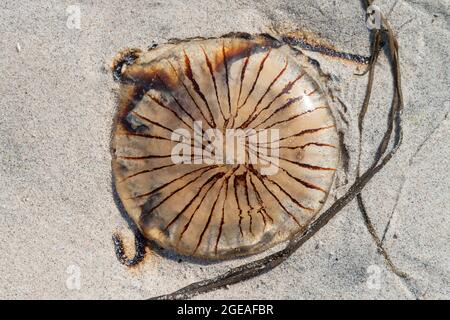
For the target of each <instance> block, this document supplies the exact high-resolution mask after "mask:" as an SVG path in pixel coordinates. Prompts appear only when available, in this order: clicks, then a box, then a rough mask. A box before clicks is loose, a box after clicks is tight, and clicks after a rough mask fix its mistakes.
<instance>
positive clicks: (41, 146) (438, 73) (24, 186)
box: [0, 0, 450, 299]
mask: <svg viewBox="0 0 450 320" xmlns="http://www.w3.org/2000/svg"><path fill="white" fill-rule="evenodd" d="M376 3H377V5H379V7H380V8H381V10H382V11H383V12H384V13H385V14H386V15H388V17H389V19H390V21H391V24H392V27H393V29H394V30H396V32H397V35H398V40H399V43H400V48H401V49H400V50H401V51H400V57H401V61H402V65H401V67H402V75H403V92H404V96H405V110H404V112H403V121H404V122H403V128H404V139H403V144H402V146H401V149H400V150H399V151H398V153H397V154H396V155H395V158H394V159H393V160H392V161H391V162H390V163H389V165H388V166H387V167H386V168H385V169H384V170H383V171H382V172H381V173H380V174H378V175H377V176H376V177H375V178H374V179H373V180H372V181H371V182H370V184H369V185H368V187H367V188H366V189H365V190H364V192H363V197H364V200H365V202H366V205H367V208H368V212H369V215H370V217H371V218H372V220H373V223H374V226H375V229H376V231H377V233H378V234H379V235H380V237H381V236H383V234H384V235H385V236H384V246H385V248H386V250H387V251H388V252H389V253H390V255H391V258H392V260H393V262H394V263H395V264H396V266H397V267H398V268H399V269H401V270H402V271H404V272H406V273H407V274H408V275H409V277H410V280H408V281H405V280H403V279H401V278H399V277H398V276H396V275H395V274H393V273H392V272H391V271H390V270H389V268H388V267H387V265H386V262H385V261H384V259H383V257H382V256H381V255H380V254H379V253H378V252H377V249H376V246H375V244H374V241H373V240H372V238H371V236H370V234H369V233H368V231H367V229H366V227H365V225H364V222H363V219H362V216H361V213H360V212H359V211H358V208H357V205H356V203H355V202H352V203H351V204H350V205H348V206H347V207H346V208H345V209H344V210H343V211H341V212H340V213H339V214H338V216H336V217H335V218H334V219H333V220H332V221H331V222H330V223H329V224H328V225H327V226H326V227H324V228H323V229H322V230H320V232H319V233H318V234H317V235H315V236H314V237H313V238H312V239H311V240H310V241H308V242H307V243H306V244H305V245H304V246H303V247H302V248H301V249H300V250H299V251H298V252H296V253H295V254H294V255H293V256H292V257H291V258H290V259H288V260H287V261H286V262H285V263H283V264H282V265H281V266H280V267H278V268H276V269H275V270H273V271H271V272H269V273H267V274H265V275H263V276H260V277H257V278H255V279H252V280H250V281H247V282H243V283H240V284H237V285H233V286H230V287H229V288H227V289H224V290H219V291H215V292H213V293H209V294H206V295H202V296H199V298H208V299H216V298H221V299H242V298H261V299H266V298H273V299H329V298H331V299H416V298H418V299H448V298H450V277H449V274H450V233H449V230H450V215H449V213H450V205H449V201H448V200H449V183H450V175H449V159H450V151H449V150H450V149H449V136H448V132H449V128H450V120H449V118H448V111H449V108H450V98H449V91H448V90H449V84H450V73H449V65H450V59H449V57H448V52H449V45H448V44H449V43H450V33H449V25H448V22H449V13H450V8H449V3H448V1H444V0H442V1H433V0H429V1H408V2H406V1H376ZM74 4H75V3H73V2H71V1H33V2H32V3H31V2H30V3H17V2H15V1H10V0H7V1H3V2H2V4H1V5H0V9H1V10H0V31H1V35H2V36H1V38H0V41H1V49H2V50H1V51H2V52H1V57H0V70H1V80H0V96H1V100H0V242H1V243H2V245H1V255H0V273H1V277H0V298H2V299H7V298H9V299H15V298H22V299H58V298H62V299H94V298H97V299H112V298H124V299H142V298H149V297H152V296H155V295H160V294H165V293H169V292H172V291H174V290H176V289H178V288H181V287H182V286H185V285H187V284H189V283H191V282H194V281H198V280H201V279H206V278H209V277H212V276H214V275H218V274H220V273H222V272H224V271H226V270H228V269H229V268H230V267H232V266H238V265H240V264H242V263H244V262H245V261H250V260H252V259H254V257H253V258H247V259H240V260H234V261H228V262H221V263H214V264H206V263H199V262H197V261H191V260H189V259H186V258H184V257H180V256H177V255H176V254H173V253H170V252H165V251H161V250H157V249H156V248H149V253H148V254H147V258H146V261H145V263H144V264H142V265H141V266H139V267H138V268H135V269H133V270H129V269H128V268H126V267H124V266H122V265H121V264H120V263H119V262H118V261H117V259H116V257H115V254H114V250H113V245H112V241H111V235H112V233H113V232H114V231H116V230H118V231H120V232H121V233H122V234H124V236H125V238H126V240H127V242H128V243H132V234H131V232H130V231H129V229H128V225H127V222H126V220H125V219H123V217H122V216H121V214H120V211H119V210H118V208H117V206H116V203H115V201H114V198H113V195H112V185H111V167H110V153H109V137H110V131H111V125H112V119H113V115H114V111H115V107H116V100H115V99H116V93H117V84H116V83H114V81H113V80H112V76H111V73H110V71H109V69H108V66H109V63H110V61H111V58H112V57H113V56H114V55H115V53H117V52H118V51H119V50H120V49H123V48H126V47H140V48H146V47H147V46H149V45H152V44H154V43H164V42H165V41H167V40H168V39H171V38H186V37H194V36H219V35H222V34H224V33H228V32H231V31H244V32H250V33H258V32H268V31H270V30H273V26H278V27H279V26H280V25H292V26H297V27H299V28H308V29H309V30H311V31H313V32H315V33H316V34H318V35H320V36H321V37H322V38H323V39H325V40H326V41H328V42H330V43H332V44H333V45H334V46H335V47H336V48H337V49H339V50H342V51H346V52H351V53H357V54H362V55H368V54H369V41H368V37H369V32H368V30H367V28H366V25H365V23H364V18H365V17H364V16H365V15H364V10H363V8H362V7H361V5H360V2H359V1H356V0H355V1H329V0H319V1H317V0H314V1H313V0H308V1H290V0H284V1H282V0H271V1H201V0H192V1H177V0H168V1H164V2H159V1H149V2H148V3H144V2H142V1H140V2H138V1H116V0H114V1H95V2H91V1H80V3H79V4H78V5H77V6H76V7H71V6H72V5H74ZM75 5H76V4H75ZM78 9H79V10H80V24H79V26H78V25H77V21H76V19H75V20H73V19H70V17H73V15H74V14H75V15H76V13H77V10H78ZM68 18H69V20H68ZM78 27H79V28H78ZM318 59H320V61H321V64H322V66H323V68H324V69H325V70H327V71H329V72H331V73H333V74H336V75H338V76H340V77H341V79H342V92H341V93H342V97H343V98H344V99H345V101H346V103H347V105H348V107H349V110H348V117H349V119H350V123H351V125H352V126H351V127H352V128H353V129H349V133H348V143H349V146H350V147H351V146H352V145H353V146H354V141H355V138H356V137H355V130H354V128H355V127H354V125H355V121H356V115H357V111H358V108H359V107H360V105H361V101H362V98H363V93H364V86H365V83H366V81H367V78H366V77H357V76H353V75H352V74H353V73H354V72H355V67H354V66H352V65H351V64H350V65H348V64H344V63H341V62H337V61H334V60H330V59H323V58H322V57H319V58H318ZM377 70H378V73H377V79H376V80H377V81H376V82H377V84H376V85H375V87H374V94H373V95H374V100H373V102H372V104H371V107H370V109H369V112H368V114H367V119H366V122H365V123H366V126H365V134H364V139H363V140H364V144H363V150H364V152H363V153H364V155H363V157H362V160H363V164H364V166H367V165H368V164H369V163H370V160H371V159H372V155H373V149H374V148H375V147H376V145H377V143H378V142H379V140H380V138H381V134H382V132H383V129H384V127H385V125H386V114H387V110H388V108H389V103H390V99H391V95H390V94H391V93H392V85H391V83H390V81H389V79H390V73H389V69H388V64H387V60H386V57H385V56H384V55H382V56H381V58H380V61H379V63H378V64H377ZM352 130H353V131H352ZM350 151H351V152H352V154H354V152H355V149H351V150H350ZM353 164H354V163H353ZM343 188H344V189H345V186H344V187H343ZM339 192H340V190H337V193H338V194H339Z"/></svg>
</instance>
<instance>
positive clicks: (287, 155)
mask: <svg viewBox="0 0 450 320" xmlns="http://www.w3.org/2000/svg"><path fill="white" fill-rule="evenodd" d="M114 76H115V78H116V79H117V80H120V82H121V89H120V90H121V95H120V102H119V103H120V105H119V108H118V111H117V115H116V120H115V125H114V129H113V137H112V157H113V159H112V168H113V176H114V184H115V188H116V190H117V193H118V195H119V197H120V200H121V202H122V203H123V206H124V208H125V210H126V211H127V213H128V215H129V216H130V217H131V219H132V220H133V221H134V222H135V223H136V226H137V227H138V229H139V231H140V233H141V234H142V235H143V236H144V237H145V238H147V239H149V240H153V241H155V242H157V243H158V244H159V245H160V246H162V247H163V248H167V249H171V250H174V251H175V252H178V253H180V254H184V255H189V256H196V257H202V258H208V259H230V258H234V257H238V256H245V255H250V254H255V253H258V252H261V251H263V250H265V249H268V248H270V247H272V246H274V245H275V244H277V243H279V242H281V241H285V240H288V239H290V238H291V237H292V235H294V234H295V233H297V232H299V231H300V230H302V229H304V228H305V227H307V226H308V224H310V223H311V221H312V220H313V219H314V217H315V216H316V214H317V213H318V212H319V211H320V209H321V208H322V206H323V204H324V202H325V200H326V198H327V196H328V193H329V191H330V188H331V186H332V183H333V178H334V174H335V170H336V167H337V165H338V159H339V139H338V133H337V129H336V124H335V121H334V118H333V115H332V113H331V111H330V108H329V99H328V96H327V93H326V92H327V91H326V88H325V86H324V79H323V76H321V74H320V71H319V70H318V67H317V66H316V65H315V64H314V63H311V61H310V60H309V59H308V57H306V56H304V55H303V54H301V53H300V52H299V51H296V50H294V49H292V48H291V47H290V46H289V45H288V44H286V43H284V42H281V41H279V40H276V39H273V38H271V37H269V36H264V35H259V36H248V35H228V36H224V37H221V38H214V39H192V40H189V41H179V42H176V43H169V44H166V45H163V46H161V47H158V48H155V49H152V50H149V51H147V52H142V51H140V50H127V51H125V52H123V53H122V54H121V55H119V58H118V59H117V60H116V62H115V65H114ZM174 150H175V152H174ZM180 157H181V161H180ZM269 168H270V170H269Z"/></svg>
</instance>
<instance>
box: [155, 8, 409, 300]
mask: <svg viewBox="0 0 450 320" xmlns="http://www.w3.org/2000/svg"><path fill="white" fill-rule="evenodd" d="M371 2H372V1H370V0H367V1H366V5H370V4H371ZM388 38H389V42H388V45H389V50H390V51H391V52H393V53H394V56H393V59H390V63H391V66H392V73H393V77H394V85H395V89H396V92H397V94H398V95H400V96H401V83H400V81H399V80H400V72H399V58H398V55H397V50H398V49H397V48H398V46H397V43H396V39H395V36H394V34H393V32H392V30H391V29H390V28H389V33H388ZM393 44H394V46H393ZM372 72H373V71H372ZM367 92H368V94H369V95H370V94H371V92H370V88H369V87H368V88H367ZM397 98H398V97H397ZM397 98H394V99H393V102H395V100H396V99H397ZM402 105H403V103H402V102H400V103H398V102H397V103H393V104H392V108H391V115H392V116H391V117H389V127H393V128H394V127H395V130H396V134H395V136H394V141H393V146H392V149H391V150H390V151H388V152H387V149H385V148H384V147H383V146H384V145H388V144H389V141H390V140H391V139H392V134H389V131H390V130H389V128H388V129H387V130H386V134H385V135H384V137H383V138H382V140H381V142H380V145H379V147H380V151H384V152H383V154H380V156H379V157H378V159H376V160H375V161H374V162H373V163H372V165H371V166H370V167H369V168H368V169H367V170H366V171H365V172H364V173H363V174H361V175H360V176H359V178H357V179H356V180H355V182H354V183H353V185H352V186H351V187H350V188H349V190H348V191H347V193H346V194H345V195H344V196H342V197H340V198H339V199H338V200H336V202H334V203H333V205H331V207H330V208H328V209H327V210H326V211H325V212H324V213H323V214H322V215H320V216H319V217H318V218H317V219H316V220H315V221H314V222H313V223H311V224H310V225H309V226H308V228H307V229H306V230H304V231H302V232H300V233H299V234H297V235H295V236H294V237H293V238H292V240H291V241H290V242H289V244H288V245H287V246H286V248H285V249H283V250H280V251H279V252H276V253H274V254H271V255H269V256H267V257H265V258H262V259H259V260H256V261H253V262H250V263H246V264H244V265H242V266H239V267H236V268H233V269H231V270H230V271H228V272H226V273H224V274H222V275H219V276H217V277H215V278H212V279H207V280H203V281H199V282H195V283H192V284H190V285H188V286H186V287H184V288H181V289H179V290H177V291H175V292H173V293H171V294H167V295H162V296H157V297H154V298H152V299H188V298H192V297H194V296H197V295H199V294H202V293H207V292H211V291H214V290H218V289H220V288H224V287H226V286H229V285H232V284H236V283H239V282H241V281H245V280H248V279H251V278H254V277H257V276H259V275H262V274H264V273H266V272H268V271H270V270H272V269H274V268H275V267H277V266H278V265H280V264H281V263H282V262H284V261H285V260H287V259H288V258H289V257H290V256H291V255H292V254H293V253H294V252H295V251H296V250H297V249H298V248H300V247H301V246H302V245H303V244H304V243H305V242H306V241H307V240H309V239H310V238H311V237H312V236H313V235H315V234H316V233H317V232H318V231H319V230H320V229H321V228H322V227H324V226H325V225H326V224H327V223H328V222H329V221H330V220H331V219H332V218H333V217H334V216H336V214H337V213H339V211H340V210H342V209H343V208H344V207H345V206H346V205H347V204H348V203H350V202H351V201H352V200H353V199H355V197H356V196H357V195H358V194H359V193H360V192H361V191H362V190H363V188H364V187H365V186H366V185H367V183H368V182H369V181H370V180H371V179H372V178H373V177H374V176H375V175H376V174H377V173H378V172H379V171H380V170H381V169H382V168H383V167H384V166H385V165H386V164H387V163H388V162H389V161H390V160H391V159H392V157H393V156H394V155H395V153H396V152H397V150H398V148H399V147H400V145H401V141H402V139H401V136H402V135H401V132H402V127H401V109H402ZM386 152H387V153H386Z"/></svg>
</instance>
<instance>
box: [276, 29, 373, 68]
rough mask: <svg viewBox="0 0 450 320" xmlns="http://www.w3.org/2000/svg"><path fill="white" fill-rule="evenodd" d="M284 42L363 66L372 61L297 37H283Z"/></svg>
mask: <svg viewBox="0 0 450 320" xmlns="http://www.w3.org/2000/svg"><path fill="white" fill-rule="evenodd" d="M282 41H283V42H285V43H287V44H289V45H291V46H295V47H300V48H302V49H304V50H308V51H313V52H319V53H322V54H325V55H327V56H330V57H335V58H341V59H345V60H351V61H354V62H357V63H361V64H368V63H369V61H370V57H365V56H362V55H359V54H352V53H348V52H340V51H336V50H334V49H331V48H327V47H325V46H322V45H314V44H310V43H308V42H306V41H305V40H303V39H297V38H295V37H289V36H284V37H282Z"/></svg>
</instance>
